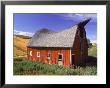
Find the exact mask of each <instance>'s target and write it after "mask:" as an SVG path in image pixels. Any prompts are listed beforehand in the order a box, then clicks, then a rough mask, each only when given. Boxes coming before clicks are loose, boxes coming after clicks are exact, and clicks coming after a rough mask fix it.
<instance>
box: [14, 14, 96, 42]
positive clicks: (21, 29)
mask: <svg viewBox="0 0 110 88" xmlns="http://www.w3.org/2000/svg"><path fill="white" fill-rule="evenodd" d="M13 18H14V34H19V35H26V36H31V37H32V36H33V35H34V33H35V32H36V31H38V30H40V29H42V28H47V29H50V30H52V31H56V32H59V31H62V30H64V29H67V28H69V27H71V26H74V25H76V24H78V23H79V22H80V21H83V20H85V19H88V18H91V21H90V22H89V23H88V24H86V26H85V30H86V35H87V38H88V39H90V41H91V42H93V43H94V42H95V43H96V42H97V14H96V13H14V16H13Z"/></svg>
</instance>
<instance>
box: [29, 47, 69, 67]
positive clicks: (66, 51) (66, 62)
mask: <svg viewBox="0 0 110 88" xmlns="http://www.w3.org/2000/svg"><path fill="white" fill-rule="evenodd" d="M30 51H32V56H30ZM37 52H40V57H37ZM27 53H28V59H29V60H33V61H43V62H44V63H47V64H49V63H50V64H58V54H59V53H61V54H63V59H62V62H63V65H64V66H66V67H67V66H70V49H59V48H54V49H53V48H50V49H47V48H46V49H45V48H41V49H40V48H29V47H28V48H27ZM48 53H50V54H51V58H50V60H49V59H48V58H47V54H48Z"/></svg>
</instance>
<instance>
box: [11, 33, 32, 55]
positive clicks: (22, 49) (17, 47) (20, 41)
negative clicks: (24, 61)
mask: <svg viewBox="0 0 110 88" xmlns="http://www.w3.org/2000/svg"><path fill="white" fill-rule="evenodd" d="M30 39H31V37H28V36H24V35H14V37H13V40H14V42H13V46H14V48H13V49H14V57H19V56H26V55H27V48H26V45H27V43H28V42H29V40H30Z"/></svg>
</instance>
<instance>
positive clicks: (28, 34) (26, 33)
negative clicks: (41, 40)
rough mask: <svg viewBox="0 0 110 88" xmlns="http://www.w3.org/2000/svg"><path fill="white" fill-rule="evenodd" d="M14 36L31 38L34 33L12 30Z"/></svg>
mask: <svg viewBox="0 0 110 88" xmlns="http://www.w3.org/2000/svg"><path fill="white" fill-rule="evenodd" d="M14 34H17V35H25V36H30V37H32V36H33V34H34V33H31V32H24V31H18V30H14Z"/></svg>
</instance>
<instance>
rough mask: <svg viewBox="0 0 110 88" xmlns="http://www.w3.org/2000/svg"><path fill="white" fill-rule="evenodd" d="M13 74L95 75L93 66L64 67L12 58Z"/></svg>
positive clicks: (95, 71) (95, 70)
mask: <svg viewBox="0 0 110 88" xmlns="http://www.w3.org/2000/svg"><path fill="white" fill-rule="evenodd" d="M13 67H14V70H13V71H14V72H13V73H14V75H96V74H97V69H96V67H95V66H87V67H80V66H78V67H76V69H73V68H65V67H63V66H58V65H55V64H53V65H48V64H44V63H42V62H35V61H28V60H24V59H21V58H17V59H14V66H13Z"/></svg>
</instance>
